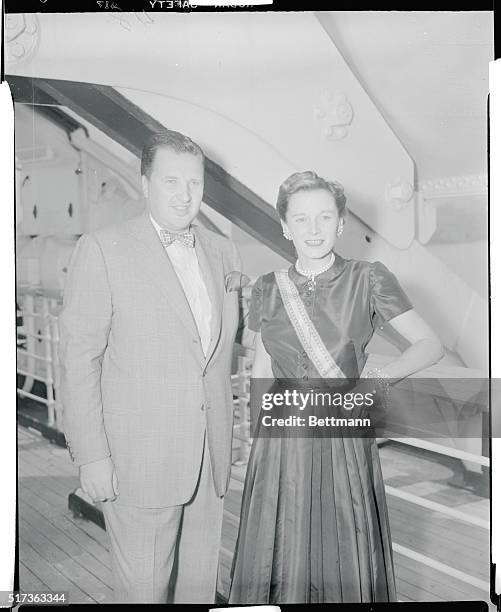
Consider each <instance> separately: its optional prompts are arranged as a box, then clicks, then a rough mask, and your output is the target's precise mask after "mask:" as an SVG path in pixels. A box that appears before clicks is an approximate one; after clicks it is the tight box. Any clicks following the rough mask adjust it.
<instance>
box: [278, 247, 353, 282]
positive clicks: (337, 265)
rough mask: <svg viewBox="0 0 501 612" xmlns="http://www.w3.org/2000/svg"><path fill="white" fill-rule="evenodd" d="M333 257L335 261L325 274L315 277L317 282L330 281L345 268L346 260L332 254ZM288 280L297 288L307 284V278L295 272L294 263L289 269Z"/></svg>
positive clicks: (336, 254) (337, 254)
mask: <svg viewBox="0 0 501 612" xmlns="http://www.w3.org/2000/svg"><path fill="white" fill-rule="evenodd" d="M334 255H335V259H334V263H333V264H332V266H331V267H330V268H329V269H328V270H326V271H325V272H322V274H319V275H318V276H316V277H315V279H317V280H319V281H330V280H333V279H334V278H336V277H337V276H339V274H341V272H342V271H343V270H344V268H345V266H346V259H344V257H341V255H339V253H334ZM289 278H290V279H291V280H292V281H293V282H294V283H295V284H296V285H299V286H302V285H305V284H306V283H307V282H308V277H307V276H304V275H303V274H299V272H298V271H297V270H296V265H295V263H294V264H292V265H291V267H290V268H289Z"/></svg>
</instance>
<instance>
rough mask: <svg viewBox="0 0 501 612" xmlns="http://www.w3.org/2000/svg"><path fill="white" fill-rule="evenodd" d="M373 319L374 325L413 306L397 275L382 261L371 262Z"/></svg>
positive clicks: (380, 323)
mask: <svg viewBox="0 0 501 612" xmlns="http://www.w3.org/2000/svg"><path fill="white" fill-rule="evenodd" d="M370 282H371V298H370V307H371V320H372V324H373V326H374V327H377V326H378V325H383V323H385V322H386V321H389V320H390V319H393V318H394V317H396V316H398V315H400V314H402V313H404V312H407V310H410V309H411V308H412V302H411V301H410V300H409V298H408V297H407V295H406V294H405V292H404V290H403V289H402V287H401V286H400V284H399V282H398V280H397V278H396V276H395V275H394V274H393V273H392V272H390V271H389V270H388V268H387V267H386V266H385V265H384V264H382V263H381V262H380V261H375V262H374V263H373V264H371V269H370Z"/></svg>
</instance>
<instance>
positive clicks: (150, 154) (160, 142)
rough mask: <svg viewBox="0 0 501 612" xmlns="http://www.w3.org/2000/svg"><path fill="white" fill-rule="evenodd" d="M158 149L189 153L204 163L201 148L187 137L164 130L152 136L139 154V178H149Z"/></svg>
mask: <svg viewBox="0 0 501 612" xmlns="http://www.w3.org/2000/svg"><path fill="white" fill-rule="evenodd" d="M158 149H170V150H171V151H174V152H176V153H191V154H192V155H200V157H201V158H202V161H204V152H203V151H202V148H201V147H200V146H199V145H198V144H197V143H196V142H194V141H193V140H192V139H191V138H189V137H188V136H185V135H184V134H181V133H180V132H174V131H173V130H165V131H164V132H156V133H155V134H152V135H151V136H150V137H149V138H148V141H147V142H146V144H145V145H144V147H143V152H142V154H141V176H145V177H146V178H150V176H151V168H152V167H153V162H154V161H155V155H156V153H157V151H158Z"/></svg>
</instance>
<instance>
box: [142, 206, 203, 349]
mask: <svg viewBox="0 0 501 612" xmlns="http://www.w3.org/2000/svg"><path fill="white" fill-rule="evenodd" d="M130 234H131V235H132V236H133V237H134V238H135V239H136V243H135V245H136V248H137V249H138V250H139V251H140V252H141V253H142V254H143V258H142V259H143V263H142V266H143V268H144V271H145V273H147V274H149V275H150V276H151V279H152V281H153V282H154V284H155V285H156V286H157V287H158V289H159V290H160V291H161V292H162V293H163V294H164V296H165V297H166V298H167V299H168V301H169V303H170V305H171V306H172V308H173V309H174V310H175V312H176V314H177V315H178V317H179V318H180V319H181V321H182V322H183V324H184V325H185V326H186V328H187V329H188V331H189V332H190V333H191V334H192V335H193V336H194V337H195V338H198V345H195V344H193V343H192V342H190V343H188V344H189V345H190V346H193V347H195V348H196V350H197V353H200V354H201V357H202V358H203V351H202V345H201V342H200V337H199V335H198V328H197V325H196V323H195V319H194V318H193V314H192V312H191V308H190V306H189V304H188V301H187V299H186V296H185V294H184V291H183V288H182V286H181V283H180V282H179V278H178V276H177V274H176V271H175V270H174V267H173V265H172V263H171V261H170V259H169V256H168V255H167V253H166V252H165V249H164V247H163V245H162V243H161V242H160V239H159V238H158V234H157V232H156V231H155V228H154V227H153V224H152V223H151V219H150V218H149V213H148V212H146V213H143V214H142V215H139V216H138V217H136V218H135V219H133V220H132V221H131V224H130Z"/></svg>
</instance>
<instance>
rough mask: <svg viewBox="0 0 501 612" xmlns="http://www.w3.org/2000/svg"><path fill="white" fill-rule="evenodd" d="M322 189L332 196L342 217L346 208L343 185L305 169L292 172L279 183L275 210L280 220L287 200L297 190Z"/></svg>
mask: <svg viewBox="0 0 501 612" xmlns="http://www.w3.org/2000/svg"><path fill="white" fill-rule="evenodd" d="M314 189H324V190H325V191H328V192H329V193H330V194H331V195H332V197H333V198H334V202H335V204H336V208H337V212H338V215H339V217H342V216H343V215H344V213H345V208H346V196H345V195H344V189H343V186H342V185H341V184H340V183H337V182H336V181H327V180H325V179H324V178H322V177H321V176H318V174H317V173H316V172H313V171H311V170H306V171H305V172H294V174H291V175H290V176H289V177H288V178H286V179H285V181H284V182H283V183H282V184H281V185H280V189H279V190H278V198H277V212H278V215H279V216H280V218H281V219H282V221H285V215H286V214H287V208H288V207H289V200H290V199H291V197H292V196H293V195H294V194H295V193H297V192H298V191H313V190H314Z"/></svg>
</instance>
